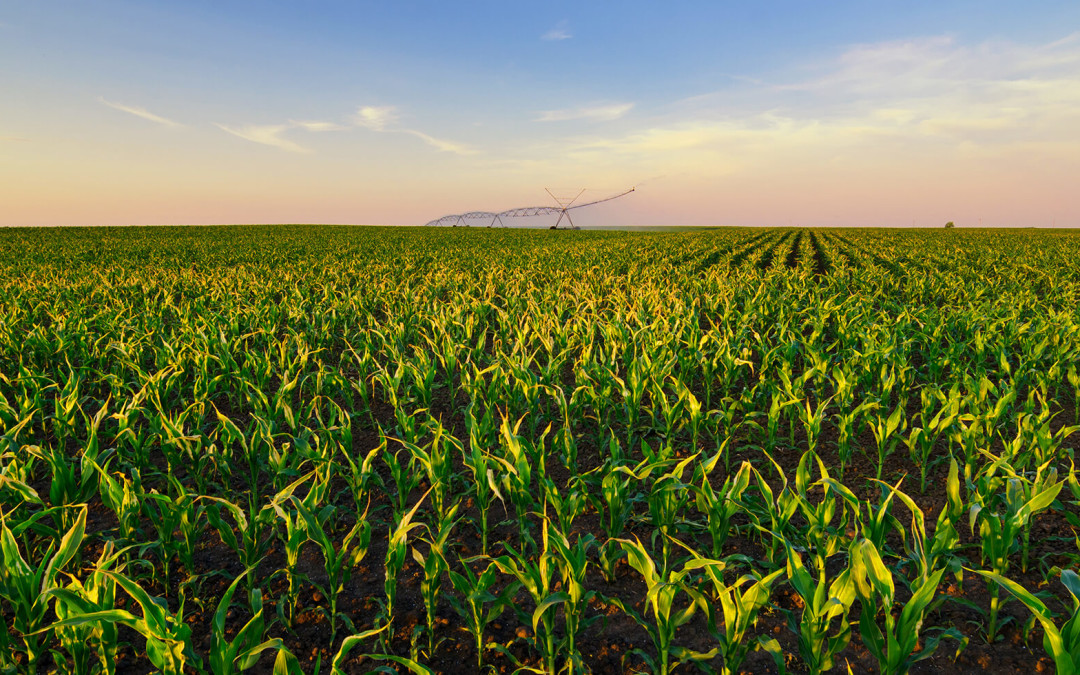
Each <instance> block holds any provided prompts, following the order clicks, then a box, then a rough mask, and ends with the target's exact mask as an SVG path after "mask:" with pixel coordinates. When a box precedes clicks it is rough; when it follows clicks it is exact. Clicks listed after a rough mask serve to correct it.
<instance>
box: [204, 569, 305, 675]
mask: <svg viewBox="0 0 1080 675" xmlns="http://www.w3.org/2000/svg"><path fill="white" fill-rule="evenodd" d="M250 573H251V570H245V571H244V573H243V574H241V575H240V576H238V577H236V578H235V579H233V582H232V583H231V584H229V587H228V588H227V589H226V590H225V593H224V595H222V596H221V600H219V601H218V605H217V610H216V611H215V612H214V618H213V620H212V623H211V626H210V672H211V673H213V674H214V675H233V673H239V672H242V671H245V670H248V669H249V668H251V667H252V666H254V665H255V663H256V662H257V661H258V660H259V656H261V655H262V653H263V652H264V651H266V650H268V649H276V650H277V651H278V653H279V656H280V654H281V653H282V652H285V651H287V650H285V646H284V644H283V643H282V641H281V638H271V639H269V640H265V641H261V640H262V638H263V634H264V633H265V632H266V620H265V618H264V617H263V601H262V591H261V590H259V589H258V588H256V589H254V590H253V591H251V593H250V594H249V604H250V606H251V618H250V619H248V621H247V623H245V624H244V625H243V627H242V628H240V630H239V631H237V633H236V635H235V636H234V637H233V638H232V639H231V640H229V639H228V638H227V637H226V633H225V619H226V618H227V617H228V614H229V611H230V609H231V608H232V604H233V602H232V598H233V594H234V593H236V588H237V586H238V585H239V584H240V582H241V581H242V580H243V578H244V577H245V576H246V575H248V574H250ZM260 641H261V642H260ZM275 671H276V669H275Z"/></svg>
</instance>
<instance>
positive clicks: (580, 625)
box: [532, 527, 600, 672]
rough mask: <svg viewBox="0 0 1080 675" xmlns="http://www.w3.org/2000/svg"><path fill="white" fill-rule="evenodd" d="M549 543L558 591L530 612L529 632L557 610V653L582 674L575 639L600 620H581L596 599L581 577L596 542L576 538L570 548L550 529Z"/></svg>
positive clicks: (583, 667) (562, 535) (564, 538)
mask: <svg viewBox="0 0 1080 675" xmlns="http://www.w3.org/2000/svg"><path fill="white" fill-rule="evenodd" d="M549 536H550V542H551V546H552V548H553V549H554V550H555V564H556V565H557V566H558V568H559V575H560V577H561V580H562V589H561V590H558V591H556V592H554V593H552V594H550V595H548V597H547V598H545V599H544V601H543V602H541V603H540V605H538V606H537V608H536V611H534V612H533V617H532V623H533V632H534V633H535V632H536V630H537V625H538V623H539V621H540V620H542V618H543V617H544V616H545V615H546V614H547V610H548V609H549V607H554V606H556V605H558V606H561V607H562V610H563V616H564V618H565V630H564V632H563V639H562V640H561V641H560V644H559V653H560V654H563V655H564V656H565V658H566V664H567V669H568V670H569V671H570V672H574V671H578V672H586V671H587V670H588V667H587V666H586V665H585V663H584V660H583V657H582V654H581V653H580V651H579V650H578V648H577V637H578V635H579V634H580V633H581V631H583V630H585V629H586V628H588V627H589V626H590V625H591V624H592V623H594V622H596V621H597V620H598V619H599V618H600V617H593V618H592V619H586V618H585V608H586V607H587V605H588V603H589V601H591V600H592V599H593V598H594V597H596V592H595V591H592V590H586V589H585V574H586V572H587V571H588V567H589V553H590V550H591V549H593V548H595V546H596V540H595V539H594V538H593V536H592V535H590V534H587V535H584V536H580V535H579V536H578V537H577V538H576V539H575V541H574V543H573V544H571V543H570V540H569V539H568V538H567V536H566V534H565V533H563V532H562V531H560V530H558V529H555V528H554V527H552V531H551V532H550V535H549Z"/></svg>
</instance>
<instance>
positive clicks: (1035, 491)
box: [968, 458, 1064, 643]
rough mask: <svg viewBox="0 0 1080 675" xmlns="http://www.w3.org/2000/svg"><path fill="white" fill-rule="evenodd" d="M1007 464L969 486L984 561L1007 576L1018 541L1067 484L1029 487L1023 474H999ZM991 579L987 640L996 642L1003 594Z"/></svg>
mask: <svg viewBox="0 0 1080 675" xmlns="http://www.w3.org/2000/svg"><path fill="white" fill-rule="evenodd" d="M1004 464H1005V458H998V459H997V460H996V461H994V462H993V463H992V464H990V465H989V466H987V467H986V468H985V469H984V470H983V471H982V472H980V474H979V475H978V476H976V478H975V480H974V481H969V485H968V490H969V492H970V495H971V501H972V504H971V507H970V509H969V511H968V520H969V524H970V527H971V533H972V535H975V534H976V526H978V537H979V539H980V540H981V542H982V547H981V553H982V560H983V564H989V565H990V569H991V571H992V572H993V573H994V574H996V575H998V576H1004V575H1005V573H1006V572H1007V571H1008V569H1009V556H1010V555H1011V554H1012V553H1013V552H1014V551H1015V550H1016V549H1017V548H1018V546H1017V541H1018V539H1019V538H1020V536H1021V534H1022V532H1023V531H1024V528H1025V526H1026V525H1027V524H1028V522H1029V521H1030V519H1031V518H1032V517H1033V516H1034V515H1035V514H1036V513H1038V512H1040V511H1043V510H1045V509H1047V508H1049V507H1050V505H1051V504H1052V503H1053V502H1054V500H1055V499H1056V498H1057V495H1058V493H1059V492H1061V488H1062V486H1063V485H1064V482H1063V481H1058V482H1054V483H1051V484H1049V485H1048V484H1046V483H1045V482H1043V483H1040V484H1039V485H1038V486H1037V487H1036V486H1029V489H1028V490H1025V489H1024V481H1023V479H1021V478H1020V477H1017V476H1015V474H1014V475H1013V477H1007V476H1004V475H1002V474H999V473H998V470H999V469H1001V468H1002V467H1003V465H1004ZM1002 473H1005V472H1004V471H1003V472H1002ZM1002 488H1004V490H1002ZM989 579H990V581H989V587H990V611H989V615H988V620H987V626H986V640H987V642H989V643H993V642H994V640H995V639H996V637H997V629H998V623H997V619H998V611H999V609H1000V597H999V593H998V585H997V583H996V582H995V581H994V580H993V578H989Z"/></svg>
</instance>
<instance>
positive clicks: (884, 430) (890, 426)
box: [868, 404, 907, 480]
mask: <svg viewBox="0 0 1080 675" xmlns="http://www.w3.org/2000/svg"><path fill="white" fill-rule="evenodd" d="M870 410H871V411H872V412H873V415H874V416H873V419H871V420H869V422H868V426H869V427H870V432H871V433H872V434H873V435H874V443H875V444H876V445H877V478H878V480H881V472H882V470H883V469H884V468H885V458H886V457H888V456H889V455H891V454H893V453H894V452H895V451H896V446H897V445H898V444H899V443H900V436H899V435H898V432H902V431H903V430H904V428H905V427H906V426H907V421H906V419H905V417H904V408H903V407H902V406H899V405H898V406H896V408H895V409H894V410H893V411H892V412H891V413H889V415H888V416H887V417H886V416H885V415H883V414H882V410H883V408H882V406H881V405H880V404H876V405H874V406H873V407H872V408H870Z"/></svg>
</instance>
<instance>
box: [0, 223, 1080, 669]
mask: <svg viewBox="0 0 1080 675" xmlns="http://www.w3.org/2000/svg"><path fill="white" fill-rule="evenodd" d="M1077 251H1080V233H1077V232H1072V231H1036V230H1001V231H987V230H973V231H956V230H947V231H917V230H824V229H764V230H751V229H718V230H701V231H688V232H635V233H628V232H587V231H572V232H549V231H535V230H525V231H522V230H475V229H473V230H465V229H439V230H436V229H421V228H416V229H385V228H350V227H315V226H310V227H309V226H265V227H263V226H260V227H254V226H252V227H220V228H195V227H193V228H111V229H79V228H61V229H48V230H46V229H8V230H0V618H2V621H0V672H2V673H79V674H84V673H85V674H90V673H126V672H137V673H138V672H164V673H177V674H178V673H212V674H213V675H225V674H228V673H239V672H242V671H249V672H252V673H256V672H273V673H275V675H277V674H280V675H292V674H298V673H306V674H309V675H312V674H315V673H330V674H333V675H336V674H338V673H365V672H372V671H374V672H412V673H428V672H437V673H479V672H500V673H504V672H505V673H512V672H523V673H589V672H594V673H661V674H666V673H672V672H676V673H690V672H697V671H701V672H719V673H739V672H781V673H784V672H790V673H823V672H849V671H850V672H854V673H860V672H872V673H878V672H881V673H906V672H939V671H949V672H954V671H955V672H984V671H985V672H1024V673H1031V672H1033V671H1045V672H1051V671H1052V670H1054V669H1056V671H1057V672H1059V673H1075V672H1077V671H1078V670H1080V576H1078V575H1077V573H1076V569H1077V563H1078V561H1080V538H1078V536H1077V530H1078V528H1080V508H1078V506H1080V480H1078V473H1077V470H1076V468H1075V466H1074V454H1075V448H1076V445H1077V439H1080V434H1077V433H1076V432H1077V431H1080V426H1078V424H1080V415H1078V413H1080V372H1078V369H1080V256H1077Z"/></svg>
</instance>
